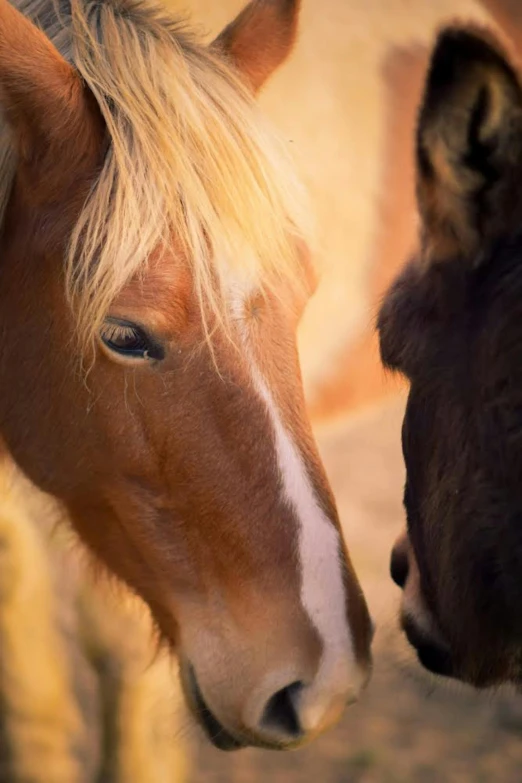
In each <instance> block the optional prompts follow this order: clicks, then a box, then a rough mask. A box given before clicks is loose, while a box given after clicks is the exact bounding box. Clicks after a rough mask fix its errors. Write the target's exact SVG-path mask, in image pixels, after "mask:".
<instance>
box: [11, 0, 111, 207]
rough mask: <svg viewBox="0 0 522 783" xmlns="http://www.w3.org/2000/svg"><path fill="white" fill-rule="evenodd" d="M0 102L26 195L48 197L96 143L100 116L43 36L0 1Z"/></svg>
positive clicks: (75, 171) (75, 170)
mask: <svg viewBox="0 0 522 783" xmlns="http://www.w3.org/2000/svg"><path fill="white" fill-rule="evenodd" d="M0 105H1V108H2V111H3V114H4V116H5V118H6V120H7V122H8V124H9V126H10V127H11V131H12V136H13V143H14V144H15V146H16V149H17V153H18V161H19V166H21V167H22V168H21V170H22V171H23V173H24V175H25V176H26V177H27V176H29V177H30V179H31V194H32V197H33V198H36V199H37V198H38V197H39V196H38V194H39V193H40V195H41V197H42V198H43V199H49V198H50V197H51V196H52V195H53V193H52V191H53V189H55V190H56V195H57V196H58V195H59V190H60V188H63V187H64V186H66V185H67V178H69V179H71V181H73V180H74V179H75V177H77V176H78V175H79V173H80V172H79V168H78V166H79V164H81V163H82V161H83V162H86V159H87V158H89V159H90V158H91V157H92V155H93V153H94V150H95V148H96V147H99V135H98V134H97V133H95V132H94V131H95V130H100V128H101V117H100V115H99V112H98V110H97V107H96V105H95V102H94V98H93V96H92V95H91V93H90V91H89V90H88V89H87V88H86V87H85V86H84V84H83V82H82V79H81V78H80V75H79V74H78V72H77V71H76V70H75V69H74V68H73V67H72V66H71V65H69V63H67V62H66V61H65V60H64V59H63V57H62V56H61V55H60V54H59V53H58V51H57V50H56V49H55V47H54V46H53V45H52V44H51V42H50V41H49V40H48V38H47V37H46V36H45V35H44V34H43V33H42V32H41V31H40V30H39V29H38V28H37V27H35V25H33V24H32V23H31V22H30V21H29V20H28V19H26V18H25V17H24V16H23V15H22V14H21V13H20V12H19V11H18V10H17V9H15V8H14V7H13V6H12V5H11V3H9V2H7V0H0Z"/></svg>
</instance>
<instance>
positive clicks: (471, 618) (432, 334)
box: [379, 27, 522, 686]
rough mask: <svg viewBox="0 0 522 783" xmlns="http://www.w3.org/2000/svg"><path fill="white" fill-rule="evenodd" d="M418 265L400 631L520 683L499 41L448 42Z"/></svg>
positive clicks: (514, 144) (402, 285)
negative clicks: (401, 629) (401, 627)
mask: <svg viewBox="0 0 522 783" xmlns="http://www.w3.org/2000/svg"><path fill="white" fill-rule="evenodd" d="M417 171H418V201H419V207H420V214H421V223H422V243H421V244H422V246H421V250H420V255H419V258H417V259H415V260H414V261H412V262H411V263H410V264H409V265H408V266H407V267H406V269H405V270H404V271H403V273H402V274H401V275H400V277H399V278H398V279H397V281H396V282H395V284H394V285H393V287H392V289H391V291H390V292H389V293H388V295H387V297H386V300H385V302H384V304H383V307H382V310H381V313H380V319H379V328H380V339H381V353H382V358H383V360H384V362H385V364H386V365H387V366H388V367H391V368H393V369H396V370H399V371H400V372H402V373H403V374H404V375H406V376H407V378H408V380H409V381H410V392H409V398H408V404H407V409H406V415H405V419H404V426H403V450H404V457H405V462H406V468H407V480H406V488H405V495H404V500H405V506H406V512H407V520H408V535H407V536H406V537H405V538H403V539H402V540H400V541H399V542H398V544H397V545H396V547H395V550H394V552H393V555H392V564H391V568H392V576H393V578H394V579H395V581H396V582H397V583H398V584H399V586H401V587H403V588H404V594H403V596H404V597H403V606H402V622H403V626H404V629H405V631H406V633H407V636H408V638H409V640H410V642H411V643H412V644H413V646H414V647H415V648H416V649H417V652H418V656H419V658H420V660H421V662H422V663H423V664H424V665H425V666H426V667H427V668H428V669H430V670H432V671H434V672H436V673H439V674H444V675H448V676H454V677H457V678H459V679H462V680H465V681H467V682H470V683H472V684H473V685H476V686H488V685H492V684H497V683H501V682H505V681H510V682H513V683H515V684H517V685H518V686H520V684H521V683H522V617H521V612H520V602H521V596H522V527H521V520H522V449H521V446H522V439H521V435H522V418H521V412H522V331H521V301H522V263H521V262H522V185H521V183H522V80H521V77H520V74H519V73H518V72H517V70H516V69H515V67H514V65H513V63H512V62H511V60H510V58H509V56H508V55H507V54H506V53H505V52H504V51H503V49H502V48H501V47H500V46H499V44H498V42H497V41H496V39H495V38H493V36H492V35H491V34H490V33H488V32H487V31H483V30H475V29H473V28H461V27H451V28H448V29H447V30H445V31H444V32H443V33H442V34H441V35H440V38H439V40H438V43H437V46H436V49H435V53H434V55H433V59H432V63H431V67H430V70H429V74H428V79H427V86H426V92H425V96H424V102H423V106H422V111H421V115H420V121H419V127H418V136H417Z"/></svg>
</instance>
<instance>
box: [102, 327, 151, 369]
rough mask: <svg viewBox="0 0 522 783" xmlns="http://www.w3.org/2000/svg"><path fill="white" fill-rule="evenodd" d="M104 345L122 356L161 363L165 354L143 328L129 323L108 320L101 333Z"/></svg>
mask: <svg viewBox="0 0 522 783" xmlns="http://www.w3.org/2000/svg"><path fill="white" fill-rule="evenodd" d="M100 337H101V340H102V342H103V343H104V345H105V346H106V347H107V348H108V349H109V350H110V351H113V352H114V353H117V354H118V355H120V356H126V357H128V358H131V359H153V360H156V361H160V360H161V359H163V358H164V355H165V352H164V350H163V348H162V346H161V345H159V344H158V343H157V342H156V341H155V340H153V339H152V338H151V337H149V336H148V335H147V333H146V332H145V330H144V329H142V327H140V326H138V325H137V324H133V323H130V322H128V321H120V320H117V319H112V318H107V320H106V321H105V323H104V325H103V326H102V328H101V331H100Z"/></svg>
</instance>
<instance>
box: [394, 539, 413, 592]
mask: <svg viewBox="0 0 522 783" xmlns="http://www.w3.org/2000/svg"><path fill="white" fill-rule="evenodd" d="M408 548H409V545H408V538H407V536H406V535H404V536H401V537H400V538H399V539H398V540H397V542H396V543H395V546H394V547H393V549H392V553H391V559H390V574H391V578H392V579H393V581H394V582H395V584H396V585H397V586H398V587H400V588H401V590H403V589H404V586H405V584H406V582H407V580H408V574H409V571H410V561H409V556H408Z"/></svg>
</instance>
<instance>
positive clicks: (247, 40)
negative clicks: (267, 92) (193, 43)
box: [214, 0, 301, 92]
mask: <svg viewBox="0 0 522 783" xmlns="http://www.w3.org/2000/svg"><path fill="white" fill-rule="evenodd" d="M300 8H301V0H252V2H250V3H249V4H248V5H247V6H246V8H245V9H244V10H243V11H242V12H241V13H240V14H239V16H238V17H237V18H236V19H235V20H234V21H233V22H232V23H231V24H229V25H228V27H226V28H225V29H224V30H223V32H222V33H221V35H219V36H218V38H217V39H216V40H215V41H214V45H215V46H216V47H218V48H219V49H221V51H223V52H224V53H225V54H226V55H227V56H228V57H229V59H230V60H231V61H232V62H233V63H234V65H235V66H236V68H237V69H238V70H239V71H240V73H241V74H242V75H243V77H244V78H245V80H246V81H247V82H248V83H249V85H250V86H251V87H252V89H253V90H254V92H258V90H260V89H261V87H262V86H263V85H264V83H265V82H266V80H267V79H268V78H269V77H270V76H271V75H272V73H273V72H274V71H275V70H276V68H278V67H279V66H280V65H282V63H283V62H284V61H285V60H286V59H287V57H288V56H289V54H290V52H291V51H292V49H293V46H294V43H295V40H296V37H297V27H298V21H299V11H300Z"/></svg>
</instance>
